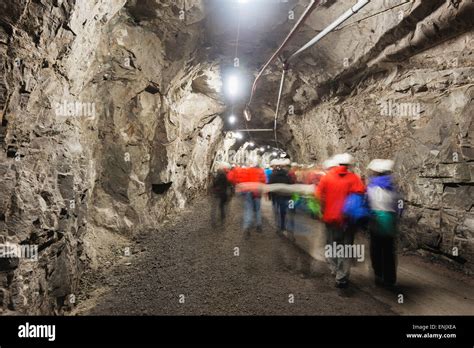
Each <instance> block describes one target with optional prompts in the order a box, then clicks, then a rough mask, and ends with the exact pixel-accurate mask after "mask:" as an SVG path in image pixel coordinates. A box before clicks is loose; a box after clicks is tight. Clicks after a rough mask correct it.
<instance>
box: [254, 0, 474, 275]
mask: <svg viewBox="0 0 474 348" xmlns="http://www.w3.org/2000/svg"><path fill="white" fill-rule="evenodd" d="M379 5H380V4H379V3H378V2H373V3H371V5H370V6H371V7H369V6H368V7H367V9H366V12H364V14H361V15H360V17H365V16H366V15H369V14H370V13H371V12H377V11H379V10H381V8H380V6H379ZM391 5H392V4H391ZM382 9H383V8H382ZM328 10H329V9H328ZM472 10H473V5H472V3H471V2H467V1H461V2H451V1H433V2H426V1H425V2H422V1H418V2H415V3H413V4H409V5H405V6H401V7H398V8H397V10H395V11H394V12H393V11H392V12H390V11H387V12H386V13H383V14H382V15H380V16H376V17H374V18H373V19H370V20H369V21H367V22H365V23H364V22H361V24H360V25H359V26H357V28H356V27H355V26H352V28H353V29H343V30H341V31H338V32H335V33H332V34H330V39H329V37H328V38H327V39H325V40H326V41H321V43H320V44H318V46H317V50H319V51H320V52H319V53H318V54H319V55H320V57H319V59H318V58H317V57H318V54H316V52H315V51H316V48H314V49H313V50H312V51H311V52H310V53H308V54H305V55H303V56H301V60H299V61H298V62H297V63H295V66H294V68H293V70H292V71H291V72H290V77H289V79H288V82H287V84H286V89H285V92H284V93H285V94H284V99H283V107H282V110H285V111H284V112H283V113H282V115H280V117H282V118H283V119H284V121H285V122H284V123H283V122H282V123H281V125H280V128H279V136H280V139H284V140H285V141H286V142H287V143H288V147H289V149H288V151H289V152H290V153H292V154H293V155H294V157H295V158H297V159H298V160H299V161H302V162H313V161H321V160H323V159H325V158H327V157H329V156H331V155H333V154H335V153H338V152H346V151H347V152H350V153H352V154H353V155H354V156H355V158H356V160H357V163H356V170H357V171H358V172H359V173H361V174H362V175H366V174H367V171H366V169H365V168H366V166H367V164H368V163H369V161H370V160H371V159H373V158H393V159H394V160H395V161H396V168H395V170H396V176H397V179H398V183H399V186H400V189H401V192H402V196H403V198H404V202H403V204H404V213H403V218H402V220H401V223H402V225H401V230H402V241H403V242H404V245H405V246H410V247H413V248H417V247H423V246H425V247H429V248H431V249H435V250H438V251H440V252H442V253H445V254H447V255H451V256H453V255H454V256H455V255H456V254H458V255H459V257H458V258H457V259H458V260H459V261H460V262H461V263H464V262H466V263H465V269H466V270H471V271H472V267H473V266H472V265H473V261H474V229H473V221H474V215H473V202H474V199H473V198H474V192H473V182H474V175H473V173H474V161H473V156H472V154H473V146H474V142H473V137H472V134H473V131H474V129H473V127H474V124H473V118H472V115H473V106H472V99H473V91H474V90H473V83H472V76H473V72H474V71H473V69H474V67H473V59H472V49H473V46H472V28H473V21H472V18H469V16H470V15H469V13H472ZM400 11H402V12H400ZM333 12H334V11H333ZM338 12H339V13H341V12H342V11H340V10H339V11H338ZM315 16H316V17H317V16H320V17H319V18H320V19H321V20H322V19H323V18H324V17H323V16H324V14H323V13H322V12H320V13H318V15H315ZM336 16H337V15H332V18H335V17H336ZM316 17H314V18H315V19H316ZM355 18H357V17H355ZM323 22H324V23H327V22H328V21H327V19H325V20H324V21H323ZM312 23H313V17H312V18H311V21H310V23H309V24H310V25H311V24H312ZM448 27H450V28H451V29H450V30H448V29H447V28H448ZM349 28H350V27H349ZM335 42H337V43H338V44H337V45H335V44H334V43H335ZM315 57H316V58H315ZM311 60H313V61H314V62H311ZM263 84H264V83H263ZM272 88H273V90H276V88H277V87H276V84H275V83H274V84H273V86H272ZM261 93H265V92H264V91H261ZM274 93H276V92H274ZM290 106H291V107H292V108H293V109H294V110H295V113H294V114H290V113H289V112H288V111H286V110H288V108H289V107H290Z"/></svg>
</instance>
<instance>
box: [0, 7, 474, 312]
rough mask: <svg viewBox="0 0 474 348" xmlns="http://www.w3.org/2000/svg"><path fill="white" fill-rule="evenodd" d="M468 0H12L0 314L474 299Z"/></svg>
mask: <svg viewBox="0 0 474 348" xmlns="http://www.w3.org/2000/svg"><path fill="white" fill-rule="evenodd" d="M473 10H474V5H473V3H472V1H469V0H412V1H407V0H392V1H381V0H380V1H379V0H376V1H366V0H360V1H357V0H324V1H322V0H316V1H312V0H287V1H277V0H247V1H244V0H186V1H184V0H179V1H165V0H100V1H99V0H87V1H82V0H81V1H63V0H54V1H53V0H42V1H14V0H2V1H1V2H0V50H1V53H2V64H1V65H0V71H1V74H0V76H1V77H0V118H1V126H0V141H1V151H0V156H1V160H0V172H1V177H2V180H0V193H1V195H0V244H1V247H2V249H1V250H0V251H1V257H0V313H1V314H2V315H5V316H10V315H18V314H22V315H59V316H66V315H74V316H75V315H425V314H433V315H472V314H473V313H474V293H473V285H474V282H473V278H472V274H473V270H474V268H473V262H474V210H473V204H474V141H473V137H472V136H473V132H474V128H473V127H474V123H473V114H474V110H473V103H472V99H473V91H474V89H473V81H472V77H473V71H474V66H473V63H474V58H473V54H472V52H473V40H472V38H473V34H472V33H473V32H472V29H473V18H474V16H473V13H474V12H473ZM341 156H342V157H341ZM341 158H345V159H346V160H347V161H346V162H343V160H342V159H341ZM374 160H376V161H374ZM334 168H336V169H337V168H339V170H341V171H342V170H343V171H344V173H343V174H341V171H339V172H338V174H334V175H333V174H331V173H333V172H332V170H333V169H334ZM377 168H384V169H377ZM377 170H379V171H377ZM230 172H233V173H234V174H235V173H236V172H238V175H237V174H235V175H233V176H232V179H230V178H229V175H228V174H229V173H230ZM277 172H278V173H280V174H281V177H280V178H276V175H275V173H277ZM262 173H263V174H265V177H264V179H261V178H262V176H261V175H262ZM311 173H313V174H314V173H316V176H317V178H318V179H317V181H316V182H313V181H309V182H308V181H306V180H305V179H301V178H302V177H307V175H309V174H311ZM334 173H336V172H334ZM280 174H279V175H280ZM290 174H291V175H290ZM379 174H380V175H379ZM219 175H220V179H221V180H222V181H221V182H220V184H222V185H224V189H223V190H224V191H225V193H224V194H225V202H221V201H220V199H221V197H220V196H219V195H222V194H223V192H224V191H222V187H221V188H220V189H221V191H219V192H217V193H216V178H217V177H218V176H219ZM305 175H306V176H305ZM331 175H333V176H332V177H331ZM384 175H385V176H387V177H390V178H391V180H393V181H392V182H391V183H392V184H393V185H392V184H391V186H390V189H387V190H392V189H393V191H390V194H389V195H388V196H387V197H390V198H391V199H392V198H393V197H395V196H394V194H393V195H392V193H395V192H396V193H397V195H398V196H397V197H396V198H393V199H394V201H393V202H394V203H396V208H394V209H395V210H393V211H392V210H390V211H389V212H390V214H389V216H390V217H392V218H393V219H394V221H396V222H394V226H395V227H394V229H396V231H395V232H393V235H391V236H390V243H391V244H390V245H389V246H388V247H387V248H388V249H390V248H391V250H392V251H391V252H392V253H393V255H391V256H389V258H390V257H391V259H390V260H391V261H390V260H389V261H387V260H386V259H384V258H386V257H387V256H386V255H385V256H380V255H379V256H377V252H378V251H380V250H382V249H383V250H386V249H384V248H386V244H383V243H385V241H386V239H383V238H385V237H383V238H382V237H381V238H382V239H383V240H384V241H383V242H380V244H377V243H378V242H376V240H377V239H376V238H378V237H377V236H376V233H378V232H377V231H378V230H377V229H376V228H375V227H373V226H374V224H373V220H374V219H375V218H376V217H374V216H377V217H378V216H379V215H374V209H375V210H376V208H374V206H373V205H370V204H371V202H372V201H371V200H370V192H371V191H370V188H373V187H374V186H373V185H374V184H373V183H374V182H375V181H376V180H375V179H374V176H375V177H376V178H380V177H381V176H384ZM250 177H251V179H249V178H250ZM257 177H258V179H254V178H257ZM342 177H344V179H341V178H342ZM272 178H273V179H272ZM275 178H276V179H275ZM281 178H283V179H281ZM331 178H332V179H331ZM280 179H281V180H280ZM287 179H288V180H289V181H288V182H287V181H285V180H287ZM333 179H334V180H336V179H337V180H342V181H341V183H339V182H338V181H337V182H336V183H335V184H334V183H333V186H331V180H333ZM346 179H347V180H346ZM349 179H351V180H352V179H353V180H354V181H353V182H351V184H349V183H348V182H349V181H348V180H349ZM356 181H357V183H359V184H360V185H361V186H360V187H362V188H361V189H360V190H358V191H357V192H356V191H354V192H353V191H351V190H352V188H353V187H355V184H354V183H355V182H356ZM322 182H325V183H327V184H324V185H326V186H324V188H323V187H322V186H323V185H322ZM342 182H343V183H342ZM249 183H250V184H249ZM275 185H276V186H275ZM319 185H321V186H319ZM344 185H346V186H344ZM371 185H372V186H371ZM341 187H344V189H342V188H341ZM346 187H347V190H346ZM377 187H378V188H380V187H382V186H377ZM349 188H350V189H349ZM382 189H383V187H382ZM279 190H280V191H279ZM331 190H333V191H331ZM343 190H346V191H347V192H346V191H344V192H346V193H345V194H346V196H344V197H345V201H344V208H345V207H346V203H347V201H348V199H347V197H349V196H350V195H352V196H351V197H353V196H354V197H358V198H360V199H361V200H362V201H361V203H360V204H361V206H362V205H364V207H365V208H367V212H366V214H367V215H365V217H366V220H365V222H363V223H362V222H361V223H360V225H357V224H354V226H355V227H354V230H351V231H352V232H351V233H353V234H352V236H353V238H354V240H352V241H349V242H347V241H346V242H344V243H342V244H340V245H345V246H351V247H352V246H353V247H354V249H351V250H353V251H354V252H357V253H358V257H354V255H352V259H351V258H350V257H348V256H347V255H345V256H340V257H339V259H338V260H339V261H340V262H341V264H339V261H338V262H336V263H337V264H336V263H334V264H331V262H328V259H331V257H332V256H328V255H327V253H326V251H327V250H326V247H331V246H332V242H331V243H329V242H328V241H329V238H328V236H329V235H331V236H332V237H334V238H336V237H335V235H336V233H339V232H341V231H342V232H343V233H349V232H348V229H349V227H348V226H352V225H351V223H350V222H348V220H347V216H349V215H347V214H349V213H346V210H345V209H344V210H343V207H342V205H341V206H340V207H339V208H338V209H339V211H338V212H337V214H339V215H338V219H341V220H337V221H339V222H337V227H334V226H335V225H334V226H333V225H331V224H332V222H330V221H329V220H328V219H330V217H328V216H326V214H329V213H328V211H329V210H330V205H331V203H330V202H329V199H330V198H329V197H330V196H331V195H332V193H333V192H336V191H337V192H339V193H337V194H340V192H342V191H343ZM384 192H385V191H384ZM275 197H276V198H275ZM281 197H286V198H282V199H283V201H284V202H285V203H281V201H278V199H280V198H281ZM384 197H385V196H384ZM275 202H276V203H275ZM297 202H298V204H296V203H297ZM257 203H258V207H257V206H256V204H257ZM220 204H222V205H223V206H222V207H223V212H224V213H225V216H220V213H221V211H220V208H221V206H220ZM285 204H286V205H287V206H286V207H285V206H284V205H285ZM257 210H258V213H257ZM283 210H285V214H286V215H285V217H286V222H283V225H282V221H281V217H282V216H283V215H281V214H283V213H282V212H283ZM384 212H387V211H385V210H384ZM254 215H255V216H254ZM257 215H258V216H257ZM384 216H385V215H384ZM224 218H225V219H224ZM325 219H326V220H325ZM331 221H332V220H331ZM357 221H359V220H357ZM377 221H378V220H377ZM335 224H336V223H335ZM374 228H375V229H374ZM374 231H375V232H374ZM332 233H334V234H332ZM374 233H375V237H374ZM344 238H345V237H344ZM387 238H389V237H387ZM336 239H337V238H336ZM336 239H335V242H334V243H336V244H335V245H338V244H337V243H339V241H338V240H336ZM387 240H388V239H387ZM374 243H375V244H374ZM388 249H387V250H388ZM12 250H13V251H14V252H10V251H12ZM344 250H346V249H344ZM347 250H348V249H347ZM334 257H335V256H334ZM380 258H382V259H380ZM333 260H334V259H333ZM346 261H347V263H346ZM387 262H388V263H390V262H392V263H394V264H395V266H393V264H392V266H391V267H395V268H396V281H395V279H392V280H391V281H390V280H389V281H387V279H388V278H386V277H388V276H387V275H386V274H385V275H384V272H392V273H393V270H392V271H387V270H386V269H382V270H379V271H377V267H378V266H380V265H382V266H380V267H382V268H384V267H385V266H386V264H387ZM342 263H344V265H343V266H341V265H342ZM331 267H333V268H331ZM334 267H336V268H334ZM341 267H342V268H344V267H349V268H350V272H349V271H348V270H347V269H345V270H344V269H342V268H341ZM374 267H375V268H374ZM340 272H343V273H344V275H343V276H341V277H342V278H341V277H340V276H339V273H340ZM374 272H375V274H374ZM377 272H382V273H380V274H378V273H377ZM333 273H335V274H333ZM341 279H344V282H342V283H341ZM377 280H378V281H377ZM387 282H388V283H390V284H386V283H387ZM341 284H342V285H341Z"/></svg>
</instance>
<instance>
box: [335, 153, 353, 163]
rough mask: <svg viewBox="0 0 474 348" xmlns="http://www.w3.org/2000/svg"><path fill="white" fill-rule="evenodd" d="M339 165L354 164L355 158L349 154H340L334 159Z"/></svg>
mask: <svg viewBox="0 0 474 348" xmlns="http://www.w3.org/2000/svg"><path fill="white" fill-rule="evenodd" d="M333 159H334V161H335V162H336V163H337V165H349V164H352V162H353V161H354V158H353V157H352V156H351V155H350V154H348V153H340V154H337V155H335V156H334V157H333Z"/></svg>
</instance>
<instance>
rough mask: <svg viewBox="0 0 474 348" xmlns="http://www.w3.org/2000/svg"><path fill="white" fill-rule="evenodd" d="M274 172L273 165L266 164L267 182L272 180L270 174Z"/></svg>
mask: <svg viewBox="0 0 474 348" xmlns="http://www.w3.org/2000/svg"><path fill="white" fill-rule="evenodd" d="M270 164H271V162H270ZM272 172H273V169H272V167H271V166H270V165H266V166H265V179H266V183H267V184H268V183H269V182H270V176H271V175H272Z"/></svg>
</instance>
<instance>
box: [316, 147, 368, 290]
mask: <svg viewBox="0 0 474 348" xmlns="http://www.w3.org/2000/svg"><path fill="white" fill-rule="evenodd" d="M350 164H352V156H351V155H349V154H340V155H336V156H334V157H333V159H332V160H331V163H330V165H328V167H329V168H328V172H327V174H326V175H324V176H323V177H322V178H321V180H320V182H319V184H318V186H317V187H316V197H318V198H319V200H320V202H321V208H322V212H323V217H322V220H323V222H324V223H325V224H326V243H327V244H326V251H329V253H327V254H326V256H327V260H328V263H329V267H330V269H331V272H332V273H333V274H335V275H336V286H337V287H338V288H345V287H347V286H348V281H349V274H350V266H351V259H350V258H349V257H337V256H336V254H337V253H336V250H333V249H339V248H336V246H338V245H343V246H346V245H353V243H354V233H355V229H354V228H353V227H352V226H349V225H348V224H347V223H346V221H345V219H344V215H343V212H342V211H343V207H344V202H345V200H346V198H347V196H348V195H349V194H350V193H364V192H365V185H364V183H363V182H362V180H361V178H360V177H359V176H358V175H356V174H354V173H352V172H351V171H349V169H348V167H349V165H350ZM344 250H347V249H346V248H344ZM344 256H347V255H344Z"/></svg>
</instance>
